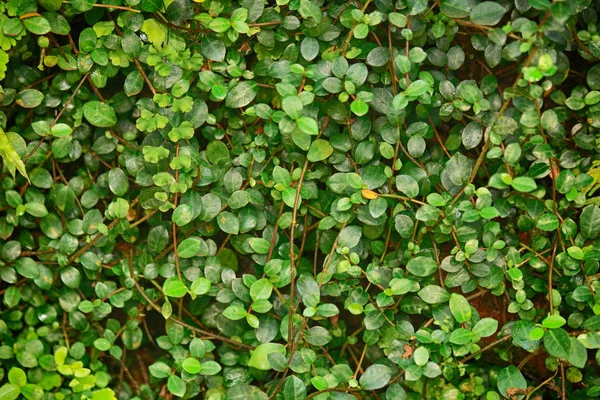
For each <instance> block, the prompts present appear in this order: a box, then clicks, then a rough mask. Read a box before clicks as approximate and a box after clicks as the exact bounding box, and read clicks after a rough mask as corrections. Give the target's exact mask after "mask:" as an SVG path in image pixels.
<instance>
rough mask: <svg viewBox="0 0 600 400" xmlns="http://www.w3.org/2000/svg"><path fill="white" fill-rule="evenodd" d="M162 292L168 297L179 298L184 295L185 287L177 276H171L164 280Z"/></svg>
mask: <svg viewBox="0 0 600 400" xmlns="http://www.w3.org/2000/svg"><path fill="white" fill-rule="evenodd" d="M163 292H164V293H165V295H167V296H169V297H175V298H180V297H183V296H185V295H186V293H187V288H186V287H185V285H184V284H183V282H181V281H180V280H179V279H178V278H177V277H173V278H169V279H167V280H166V281H165V283H164V284H163Z"/></svg>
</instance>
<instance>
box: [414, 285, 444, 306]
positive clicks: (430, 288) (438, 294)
mask: <svg viewBox="0 0 600 400" xmlns="http://www.w3.org/2000/svg"><path fill="white" fill-rule="evenodd" d="M418 294H419V297H420V298H421V299H422V300H423V301H424V302H425V303H427V304H439V303H444V302H446V301H448V299H449V298H450V294H449V293H448V291H447V290H446V289H443V288H442V287H440V286H438V285H427V286H425V287H424V288H423V289H421V290H419V293H418Z"/></svg>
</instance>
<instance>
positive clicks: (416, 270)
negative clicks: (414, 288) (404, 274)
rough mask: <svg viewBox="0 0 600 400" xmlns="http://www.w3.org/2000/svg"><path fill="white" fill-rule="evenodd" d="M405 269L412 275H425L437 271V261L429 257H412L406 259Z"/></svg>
mask: <svg viewBox="0 0 600 400" xmlns="http://www.w3.org/2000/svg"><path fill="white" fill-rule="evenodd" d="M406 269H407V270H408V272H410V273H411V274H413V275H416V276H419V277H426V276H429V275H431V274H433V273H434V272H435V271H437V269H438V267H437V263H436V262H435V260H433V259H432V258H430V257H422V256H418V257H414V258H411V259H410V260H409V261H408V264H407V265H406Z"/></svg>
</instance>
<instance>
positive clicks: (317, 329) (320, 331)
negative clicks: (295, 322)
mask: <svg viewBox="0 0 600 400" xmlns="http://www.w3.org/2000/svg"><path fill="white" fill-rule="evenodd" d="M305 337H306V341H307V342H308V343H309V344H312V345H313V346H325V345H326V344H327V343H329V342H330V341H331V339H332V338H333V337H332V336H331V334H330V333H329V331H328V330H327V329H325V328H323V327H322V326H313V327H312V328H310V329H308V330H307V331H306V334H305Z"/></svg>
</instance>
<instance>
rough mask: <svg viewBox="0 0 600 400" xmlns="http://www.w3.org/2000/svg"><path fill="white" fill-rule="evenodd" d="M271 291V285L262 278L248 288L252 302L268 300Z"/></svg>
mask: <svg viewBox="0 0 600 400" xmlns="http://www.w3.org/2000/svg"><path fill="white" fill-rule="evenodd" d="M272 291H273V284H272V283H271V282H269V280H268V279H266V278H262V279H259V280H257V281H256V282H254V283H253V284H252V286H251V287H250V297H252V300H254V301H257V300H268V299H269V297H271V292H272Z"/></svg>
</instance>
